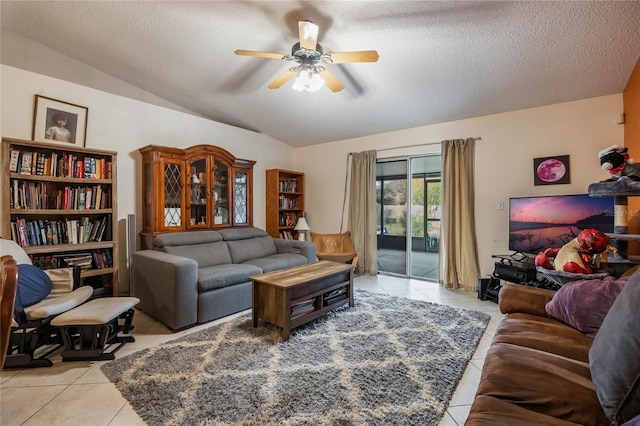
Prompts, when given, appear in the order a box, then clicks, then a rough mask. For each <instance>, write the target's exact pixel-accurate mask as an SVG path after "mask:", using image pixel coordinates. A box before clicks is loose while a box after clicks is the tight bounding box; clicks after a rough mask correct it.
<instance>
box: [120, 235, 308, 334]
mask: <svg viewBox="0 0 640 426" xmlns="http://www.w3.org/2000/svg"><path fill="white" fill-rule="evenodd" d="M153 245H154V250H141V251H137V252H135V253H134V254H133V257H132V261H131V271H132V276H131V295H132V296H135V297H137V298H139V299H140V303H139V304H138V306H137V307H138V308H139V309H141V310H142V311H143V312H145V313H147V314H149V315H151V316H152V317H154V318H156V319H157V320H159V321H161V322H162V323H164V324H166V325H167V326H168V327H169V328H170V329H171V330H173V331H177V330H181V329H184V328H188V327H191V326H194V325H196V324H200V323H204V322H208V321H212V320H215V319H218V318H221V317H224V316H227V315H230V314H233V313H236V312H239V311H242V310H245V309H248V308H250V307H251V280H250V279H249V277H250V276H252V275H258V274H261V273H263V272H271V271H276V270H280V269H285V268H290V267H293V266H298V265H302V264H305V263H312V262H315V261H316V247H315V245H314V244H313V243H311V242H307V241H297V240H283V239H277V238H272V237H271V236H269V234H267V233H266V232H265V231H264V230H262V229H260V228H229V229H224V230H220V231H189V232H174V233H169V234H162V235H158V236H156V237H155V238H154V239H153Z"/></svg>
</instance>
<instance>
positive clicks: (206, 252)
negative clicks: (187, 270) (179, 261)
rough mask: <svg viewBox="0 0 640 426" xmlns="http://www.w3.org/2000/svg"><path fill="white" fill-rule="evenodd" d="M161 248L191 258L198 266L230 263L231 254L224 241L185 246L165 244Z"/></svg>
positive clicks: (166, 251)
mask: <svg viewBox="0 0 640 426" xmlns="http://www.w3.org/2000/svg"><path fill="white" fill-rule="evenodd" d="M161 250H162V251H164V252H165V253H169V254H175V255H176V256H182V257H188V258H189V259H193V260H195V261H196V262H198V268H206V267H207V266H215V265H222V264H226V263H231V254H230V253H229V248H228V247H227V243H225V242H224V241H219V242H217V243H205V244H194V245H186V246H165V247H163V248H162V249H161Z"/></svg>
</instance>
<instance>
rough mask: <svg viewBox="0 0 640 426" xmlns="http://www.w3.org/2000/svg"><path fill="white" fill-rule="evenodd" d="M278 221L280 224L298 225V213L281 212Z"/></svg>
mask: <svg viewBox="0 0 640 426" xmlns="http://www.w3.org/2000/svg"><path fill="white" fill-rule="evenodd" d="M278 223H279V224H280V226H296V223H298V215H297V214H296V213H295V212H286V213H280V214H279V215H278Z"/></svg>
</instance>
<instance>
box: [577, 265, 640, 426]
mask: <svg viewBox="0 0 640 426" xmlns="http://www.w3.org/2000/svg"><path fill="white" fill-rule="evenodd" d="M638 306H640V273H635V274H633V275H632V276H631V278H629V282H628V283H627V284H626V285H625V287H624V288H623V289H622V292H621V293H620V296H619V297H618V298H617V299H616V301H615V302H614V303H613V305H612V306H611V309H610V310H609V313H608V314H607V316H606V318H605V319H604V321H603V322H602V326H601V327H600V331H598V333H597V334H596V337H595V339H594V340H593V345H592V346H591V349H590V350H589V367H590V369H591V377H592V379H593V384H594V385H595V388H596V394H597V395H598V400H599V401H600V405H602V409H603V410H604V413H605V414H606V415H607V417H609V419H611V422H612V423H617V424H623V423H624V422H626V421H630V420H632V419H633V418H634V417H636V416H638V415H639V414H640V357H638V354H640V321H638V318H637V316H638Z"/></svg>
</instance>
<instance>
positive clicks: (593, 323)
mask: <svg viewBox="0 0 640 426" xmlns="http://www.w3.org/2000/svg"><path fill="white" fill-rule="evenodd" d="M628 280H629V277H623V278H618V279H616V278H615V277H612V276H608V277H605V278H603V279H594V280H579V281H573V282H569V283H567V284H565V285H563V286H562V287H561V288H560V289H559V290H558V291H557V292H556V294H555V295H554V296H553V299H551V301H550V302H549V303H547V304H546V306H545V310H546V311H547V314H549V316H550V317H551V318H555V319H557V320H558V321H562V322H563V323H565V324H569V325H570V326H571V327H573V328H575V329H577V330H580V331H581V332H583V333H585V334H586V335H588V336H591V337H593V336H595V334H596V333H597V332H598V329H599V328H600V325H601V324H602V321H604V317H605V316H606V315H607V312H609V308H611V305H613V302H614V301H615V300H616V298H617V297H618V295H619V294H620V292H621V291H622V288H623V287H624V285H625V284H626V283H627V281H628Z"/></svg>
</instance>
